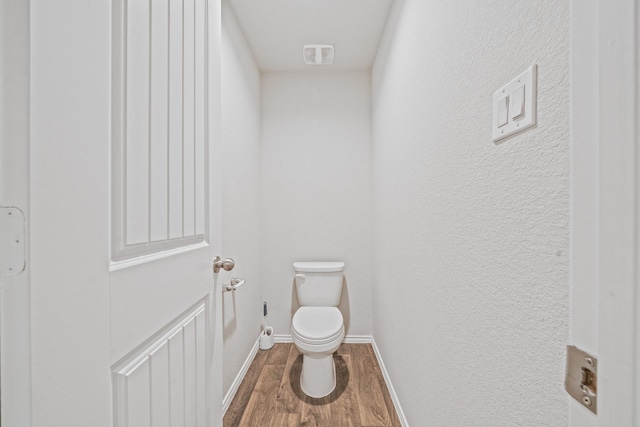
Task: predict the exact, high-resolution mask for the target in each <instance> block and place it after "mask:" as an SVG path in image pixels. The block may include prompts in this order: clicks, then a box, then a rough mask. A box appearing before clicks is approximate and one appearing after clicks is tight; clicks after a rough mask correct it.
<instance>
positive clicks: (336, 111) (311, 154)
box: [261, 72, 372, 335]
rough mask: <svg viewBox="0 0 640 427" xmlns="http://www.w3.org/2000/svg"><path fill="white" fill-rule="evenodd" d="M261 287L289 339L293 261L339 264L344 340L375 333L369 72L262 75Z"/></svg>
mask: <svg viewBox="0 0 640 427" xmlns="http://www.w3.org/2000/svg"><path fill="white" fill-rule="evenodd" d="M261 153H262V154H261V164H262V171H261V180H262V188H261V195H262V204H263V209H262V226H261V231H262V236H263V239H262V248H263V249H262V253H263V263H262V278H263V294H264V297H265V299H266V300H267V301H268V302H269V306H270V311H269V319H268V322H269V323H270V324H271V325H272V326H274V327H275V332H276V334H289V329H290V324H291V316H292V313H293V312H294V311H295V309H296V308H297V307H298V303H297V299H296V298H295V293H294V292H293V288H294V284H293V266H292V264H293V262H294V261H330V260H341V261H344V262H345V263H346V270H345V276H346V279H347V280H346V287H344V288H343V293H342V301H341V306H340V308H341V310H342V313H343V316H344V318H345V326H346V328H347V334H353V335H361V334H367V335H370V334H371V280H372V272H371V268H372V264H371V256H372V251H371V241H372V214H371V196H372V189H371V110H370V76H369V72H348V73H342V72H341V73H273V74H270V73H266V74H263V75H262V151H261Z"/></svg>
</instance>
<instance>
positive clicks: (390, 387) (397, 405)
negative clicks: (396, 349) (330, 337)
mask: <svg viewBox="0 0 640 427" xmlns="http://www.w3.org/2000/svg"><path fill="white" fill-rule="evenodd" d="M371 347H373V352H374V353H375V355H376V359H378V365H380V370H381V371H382V377H383V378H384V382H385V383H386V384H387V389H388V390H389V394H390V395H391V401H392V402H393V406H394V407H395V408H396V413H397V414H398V418H399V419H400V424H402V427H409V423H408V422H407V417H405V415H404V412H403V411H402V406H400V401H399V400H398V395H397V394H396V391H395V389H394V388H393V384H391V378H390V377H389V373H388V372H387V368H386V367H385V366H384V362H383V361H382V356H381V355H380V351H379V350H378V346H377V345H376V340H375V339H373V337H371Z"/></svg>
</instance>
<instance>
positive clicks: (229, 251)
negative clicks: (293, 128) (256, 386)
mask: <svg viewBox="0 0 640 427" xmlns="http://www.w3.org/2000/svg"><path fill="white" fill-rule="evenodd" d="M221 147H222V151H221V152H220V153H219V161H218V162H216V164H215V165H217V166H219V167H221V168H222V249H223V252H224V253H221V254H220V255H221V256H222V257H223V258H224V257H231V258H233V259H234V260H235V261H236V266H235V268H234V269H233V271H231V273H230V274H228V273H226V274H225V277H230V276H233V277H239V278H242V279H245V280H246V284H245V285H244V287H242V288H240V289H239V290H238V291H237V292H235V293H225V294H224V296H223V329H224V362H223V365H224V366H223V368H224V374H223V375H224V378H223V393H225V394H226V393H227V391H228V390H229V387H230V385H231V383H232V381H233V379H234V378H235V376H236V375H237V373H238V372H239V371H240V368H241V366H242V364H243V363H244V361H245V359H246V357H247V355H248V354H249V352H250V351H251V348H252V347H253V345H254V343H255V342H256V339H257V338H258V334H259V333H260V319H261V316H260V313H261V311H260V310H261V302H262V299H261V295H260V287H261V281H260V277H261V276H260V240H259V239H260V230H259V228H258V216H259V215H258V211H259V173H260V72H259V70H258V67H257V65H256V63H255V61H254V60H253V56H252V54H251V51H250V50H249V47H248V46H247V44H246V41H245V39H244V36H243V35H242V32H241V31H240V28H239V27H238V23H237V22H236V19H235V17H234V15H233V11H232V10H231V8H230V7H229V5H228V3H227V1H224V2H223V9H222V144H221ZM228 280H229V279H228V278H227V279H226V280H225V283H229V281H228Z"/></svg>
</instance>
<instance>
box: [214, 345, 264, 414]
mask: <svg viewBox="0 0 640 427" xmlns="http://www.w3.org/2000/svg"><path fill="white" fill-rule="evenodd" d="M258 348H260V337H259V336H258V339H257V340H256V343H255V344H254V345H253V348H251V351H250V352H249V355H248V356H247V358H246V359H245V361H244V363H243V364H242V368H241V369H240V372H238V375H236V377H235V379H234V380H233V382H232V383H231V387H229V391H227V394H225V396H224V399H222V415H223V416H224V414H226V413H227V409H229V406H230V405H231V402H232V401H233V398H234V397H235V396H236V393H237V392H238V388H239V387H240V384H242V380H243V379H244V376H245V375H247V371H248V370H249V366H251V362H253V359H254V358H255V357H256V354H257V353H258Z"/></svg>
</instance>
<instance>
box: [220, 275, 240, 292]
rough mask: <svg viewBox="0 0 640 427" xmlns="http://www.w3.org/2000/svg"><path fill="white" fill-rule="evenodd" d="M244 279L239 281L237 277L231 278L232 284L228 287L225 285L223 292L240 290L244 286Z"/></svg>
mask: <svg viewBox="0 0 640 427" xmlns="http://www.w3.org/2000/svg"><path fill="white" fill-rule="evenodd" d="M244 282H245V280H244V279H238V278H237V277H232V278H231V283H230V284H228V285H224V290H223V292H233V291H235V290H236V289H238V288H239V287H240V286H242V285H244Z"/></svg>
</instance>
